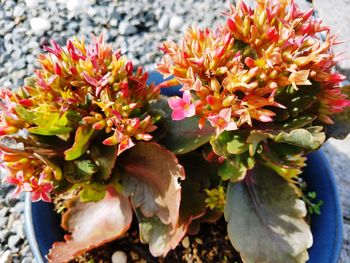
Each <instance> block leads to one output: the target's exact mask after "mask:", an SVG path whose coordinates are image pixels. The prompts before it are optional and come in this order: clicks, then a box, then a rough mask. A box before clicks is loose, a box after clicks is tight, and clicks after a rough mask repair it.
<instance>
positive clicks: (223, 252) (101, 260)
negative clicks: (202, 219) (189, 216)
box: [71, 218, 242, 263]
mask: <svg viewBox="0 0 350 263" xmlns="http://www.w3.org/2000/svg"><path fill="white" fill-rule="evenodd" d="M134 222H136V221H135V220H134ZM117 250H121V251H124V252H125V253H126V254H127V256H128V262H132V263H175V262H191V263H206V262H208V263H209V262H232V263H240V262H242V261H241V259H240V256H239V254H238V253H237V252H236V251H234V249H233V247H232V245H231V243H230V240H229V238H228V236H227V231H226V222H225V220H224V219H223V218H221V219H220V220H219V221H218V222H216V223H215V224H209V223H202V224H201V228H200V231H199V233H198V234H196V235H188V236H186V237H185V238H184V239H183V240H182V242H181V243H180V244H179V245H178V247H177V248H176V249H175V250H172V251H170V252H169V253H168V255H167V256H166V257H165V258H154V257H153V256H152V255H151V253H150V252H149V250H148V245H144V244H141V242H140V239H139V234H138V225H137V223H134V224H133V225H132V227H131V229H129V231H128V232H127V233H126V234H125V236H124V237H123V238H121V239H118V240H115V241H113V242H110V243H108V244H105V245H104V246H101V247H99V248H96V249H94V250H92V251H90V252H87V253H85V254H84V255H82V256H80V257H79V258H77V259H75V260H74V261H71V263H87V262H88V263H108V262H111V257H112V255H113V253H114V252H115V251H117Z"/></svg>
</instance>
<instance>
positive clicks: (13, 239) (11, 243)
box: [8, 235, 22, 250]
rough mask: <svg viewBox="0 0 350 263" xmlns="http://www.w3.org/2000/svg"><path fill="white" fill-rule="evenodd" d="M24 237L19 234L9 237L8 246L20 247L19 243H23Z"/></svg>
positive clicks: (12, 247)
mask: <svg viewBox="0 0 350 263" xmlns="http://www.w3.org/2000/svg"><path fill="white" fill-rule="evenodd" d="M21 241H22V239H21V238H20V237H19V236H17V235H11V236H10V237H9V239H8V246H9V248H10V249H12V250H14V249H18V247H17V245H19V244H20V243H21Z"/></svg>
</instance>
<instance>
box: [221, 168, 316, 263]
mask: <svg viewBox="0 0 350 263" xmlns="http://www.w3.org/2000/svg"><path fill="white" fill-rule="evenodd" d="M249 176H250V177H249V178H247V179H246V180H245V181H244V182H241V183H235V184H234V183H230V184H229V186H228V190H227V194H226V197H227V202H226V207H225V212H224V214H225V219H226V221H227V222H228V227H227V231H228V234H229V238H230V240H231V243H232V245H233V246H234V248H235V249H236V250H237V251H238V252H239V253H240V255H241V257H242V260H243V261H244V262H266V263H269V262H271V263H280V262H281V263H288V262H294V263H295V262H305V261H306V260H307V259H308V253H307V249H308V248H310V247H311V245H312V234H311V231H310V227H309V226H308V225H307V223H306V222H305V220H304V217H305V216H306V213H307V211H306V206H305V203H304V202H303V201H302V200H300V199H299V196H298V194H297V192H296V190H295V187H294V185H293V184H290V183H288V182H286V181H285V180H284V179H283V178H282V177H280V176H279V175H277V174H275V173H274V172H273V171H272V170H270V169H268V168H266V167H263V166H256V167H255V169H254V170H253V171H252V173H250V175H249Z"/></svg>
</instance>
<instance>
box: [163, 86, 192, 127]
mask: <svg viewBox="0 0 350 263" xmlns="http://www.w3.org/2000/svg"><path fill="white" fill-rule="evenodd" d="M168 103H169V107H170V108H171V109H172V110H173V113H172V114H171V117H172V119H173V120H174V121H179V120H182V119H184V118H188V117H192V116H194V115H195V114H196V108H195V105H194V104H193V103H191V93H190V91H188V90H186V91H184V93H183V96H182V99H181V98H179V97H173V98H170V99H169V101H168Z"/></svg>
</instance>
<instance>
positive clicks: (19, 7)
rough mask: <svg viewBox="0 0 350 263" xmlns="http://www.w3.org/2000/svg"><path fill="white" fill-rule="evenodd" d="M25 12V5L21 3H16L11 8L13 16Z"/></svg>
mask: <svg viewBox="0 0 350 263" xmlns="http://www.w3.org/2000/svg"><path fill="white" fill-rule="evenodd" d="M24 12H25V7H24V6H23V5H16V6H15V8H14V9H13V16H14V17H19V16H22V15H23V14H24Z"/></svg>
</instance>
